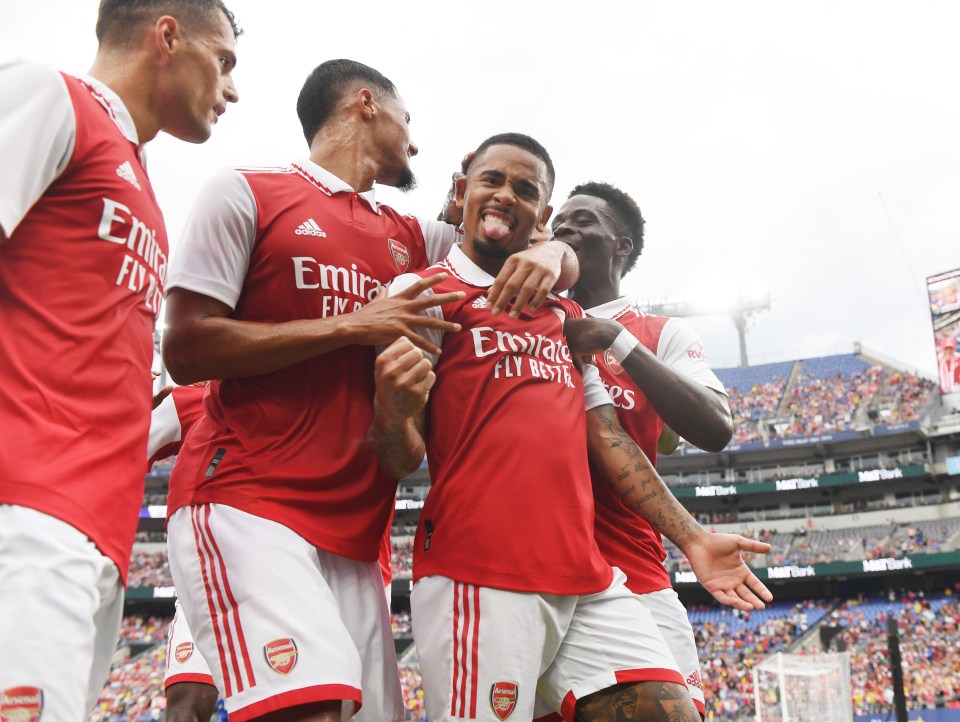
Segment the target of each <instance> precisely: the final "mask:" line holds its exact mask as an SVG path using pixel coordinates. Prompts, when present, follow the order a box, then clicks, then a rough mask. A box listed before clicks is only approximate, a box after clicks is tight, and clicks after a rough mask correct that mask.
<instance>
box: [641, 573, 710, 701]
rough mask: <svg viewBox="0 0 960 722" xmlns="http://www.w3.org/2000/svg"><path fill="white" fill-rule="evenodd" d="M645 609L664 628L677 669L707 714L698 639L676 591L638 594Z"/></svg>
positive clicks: (663, 633)
mask: <svg viewBox="0 0 960 722" xmlns="http://www.w3.org/2000/svg"><path fill="white" fill-rule="evenodd" d="M638 596H639V598H640V601H642V602H643V603H644V606H646V608H647V609H648V610H650V614H652V615H653V621H655V622H656V623H657V627H659V628H660V634H662V635H663V639H664V641H665V642H666V643H667V647H669V648H670V652H671V653H672V654H673V658H674V660H676V662H677V669H678V671H679V672H680V675H681V676H682V677H683V679H684V682H686V685H687V690H688V691H689V692H690V697H691V698H692V699H693V703H694V704H695V705H696V706H697V709H698V710H699V712H700V714H703V713H704V698H703V681H702V679H701V672H700V657H699V655H698V654H697V640H696V637H694V634H693V627H692V626H690V620H689V618H688V617H687V610H686V608H684V606H683V604H681V602H680V599H679V597H677V593H676V592H675V591H674V590H673V589H661V590H659V591H656V592H649V593H647V594H640V595H638Z"/></svg>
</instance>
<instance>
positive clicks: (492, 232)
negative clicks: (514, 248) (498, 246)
mask: <svg viewBox="0 0 960 722" xmlns="http://www.w3.org/2000/svg"><path fill="white" fill-rule="evenodd" d="M515 223H516V221H515V220H514V219H513V218H512V217H511V216H508V215H507V214H506V213H500V212H499V211H493V210H486V211H484V212H483V214H482V215H481V216H480V227H481V228H482V229H483V233H484V235H485V236H486V237H487V238H489V239H491V240H494V241H499V240H500V239H501V238H503V237H505V236H506V235H507V234H508V233H510V231H511V230H513V226H514V224H515Z"/></svg>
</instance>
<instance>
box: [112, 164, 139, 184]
mask: <svg viewBox="0 0 960 722" xmlns="http://www.w3.org/2000/svg"><path fill="white" fill-rule="evenodd" d="M117 175H118V176H120V177H121V178H123V179H124V180H125V181H126V182H127V183H129V184H130V185H132V186H133V187H134V188H136V189H137V190H140V181H138V180H137V176H136V174H135V173H134V172H133V166H132V165H130V161H128V160H125V161H123V163H121V164H120V165H118V166H117Z"/></svg>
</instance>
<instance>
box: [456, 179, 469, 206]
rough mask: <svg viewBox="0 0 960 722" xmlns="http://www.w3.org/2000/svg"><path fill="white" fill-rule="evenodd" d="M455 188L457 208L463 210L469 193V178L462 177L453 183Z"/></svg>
mask: <svg viewBox="0 0 960 722" xmlns="http://www.w3.org/2000/svg"><path fill="white" fill-rule="evenodd" d="M453 187H454V189H455V191H456V197H457V208H463V198H464V196H465V195H466V193H467V177H466V176H460V177H459V178H455V179H454V181H453Z"/></svg>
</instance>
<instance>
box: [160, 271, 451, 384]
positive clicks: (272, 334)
mask: <svg viewBox="0 0 960 722" xmlns="http://www.w3.org/2000/svg"><path fill="white" fill-rule="evenodd" d="M444 278H446V274H442V273H441V274H437V275H435V276H430V277H428V278H424V279H422V280H421V281H418V282H417V283H415V284H413V285H412V286H410V288H408V289H406V290H405V291H403V292H402V293H399V294H397V295H396V296H392V297H387V295H386V292H385V291H383V290H381V292H380V293H379V294H378V296H377V297H376V298H375V299H374V300H373V301H371V302H370V303H368V304H367V305H366V306H364V307H362V308H361V309H360V310H358V311H354V312H353V313H348V314H344V315H341V316H333V317H331V318H315V319H303V320H299V321H286V322H283V323H256V322H251V321H239V320H237V319H233V318H230V316H229V314H230V312H231V309H230V307H229V306H227V305H226V304H225V303H222V302H220V301H217V300H216V299H213V298H210V297H209V296H204V295H202V294H199V293H195V292H193V291H187V290H184V289H182V288H174V289H173V290H172V291H171V292H170V294H169V296H168V298H167V316H166V323H167V332H166V334H165V335H164V343H163V360H164V364H166V367H167V369H168V370H169V371H170V375H171V376H172V377H173V379H174V380H175V381H176V382H177V383H180V384H189V383H194V382H196V381H202V380H206V379H228V378H238V377H242V376H256V375H259V374H265V373H270V372H272V371H278V370H280V369H283V368H286V367H288V366H292V365H293V364H296V363H299V362H301V361H305V360H307V359H310V358H313V357H315V356H320V355H322V354H325V353H329V352H330V351H333V350H335V349H338V348H342V347H343V346H347V345H349V344H364V345H375V344H388V343H392V342H393V341H395V340H396V339H397V338H400V337H401V336H404V337H406V338H409V339H410V340H411V342H412V343H413V344H414V345H415V346H417V347H419V348H421V349H423V350H425V351H427V352H429V353H433V354H438V353H439V352H440V349H439V348H437V347H436V346H434V345H433V344H432V343H430V342H429V341H427V340H426V339H424V338H423V337H422V336H421V335H420V334H419V333H418V332H417V331H418V329H433V330H440V331H459V330H460V326H459V324H455V323H450V322H449V321H444V320H442V319H439V318H436V317H433V316H425V315H421V311H424V310H426V309H428V308H432V307H434V306H439V305H441V304H444V303H448V302H450V301H455V300H457V299H459V298H462V297H463V294H462V293H459V292H458V293H441V294H429V295H425V296H422V297H420V294H421V293H422V292H423V291H425V290H427V289H428V288H432V287H433V286H435V285H436V284H437V283H439V282H441V281H442V280H443V279H444Z"/></svg>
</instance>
